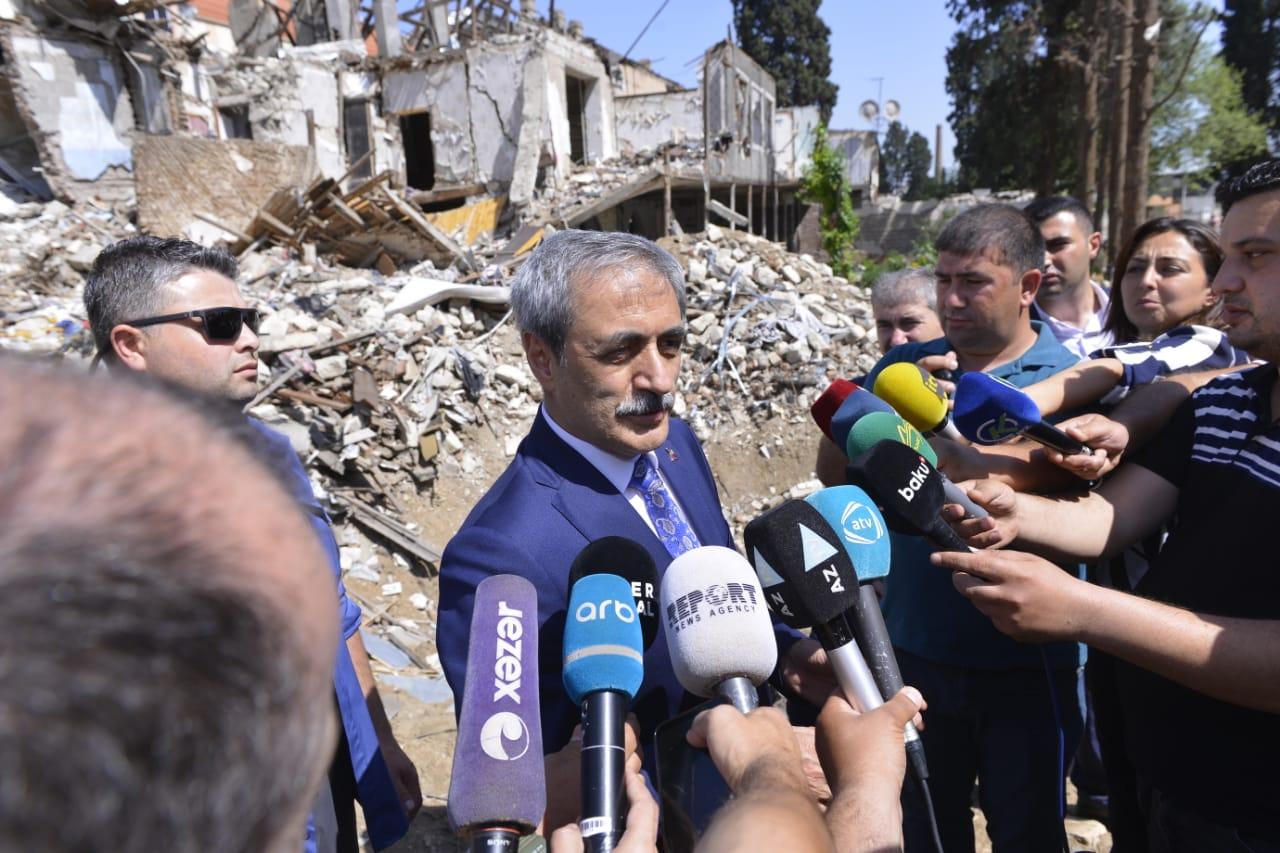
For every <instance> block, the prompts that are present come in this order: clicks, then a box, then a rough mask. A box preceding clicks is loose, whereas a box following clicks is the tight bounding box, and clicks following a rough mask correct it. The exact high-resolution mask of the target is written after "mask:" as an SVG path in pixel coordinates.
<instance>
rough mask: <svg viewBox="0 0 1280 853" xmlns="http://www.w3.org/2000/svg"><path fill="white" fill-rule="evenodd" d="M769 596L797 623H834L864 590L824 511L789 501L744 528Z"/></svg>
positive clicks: (787, 619)
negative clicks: (833, 620) (832, 621)
mask: <svg viewBox="0 0 1280 853" xmlns="http://www.w3.org/2000/svg"><path fill="white" fill-rule="evenodd" d="M742 536H743V541H744V542H745V543H746V546H747V557H748V559H749V560H750V562H751V563H752V564H753V565H754V567H755V570H756V574H757V576H759V578H760V583H761V585H762V586H763V587H764V591H765V599H766V600H767V601H768V602H769V606H770V607H771V608H772V609H773V610H774V611H775V612H777V613H778V615H779V616H781V617H782V620H783V621H784V622H786V623H787V624H788V625H791V626H792V627H795V628H807V627H809V626H811V625H815V624H818V623H823V622H828V621H830V620H832V619H834V618H836V617H837V616H840V615H841V614H843V613H844V612H845V611H846V610H848V609H849V608H850V607H851V606H852V605H853V602H854V599H855V598H856V597H857V595H858V576H857V574H856V573H855V572H854V570H853V564H852V563H851V562H850V561H849V555H848V554H846V553H845V550H844V547H843V546H842V545H841V544H840V538H839V536H838V535H837V534H836V532H835V531H834V530H832V529H831V526H830V525H829V524H827V522H826V520H825V519H824V518H823V517H822V513H820V512H818V510H816V509H814V508H813V507H811V506H809V504H807V503H805V502H804V501H787V502H785V503H783V504H780V505H779V506H776V507H774V508H773V509H771V510H769V511H768V512H766V513H764V514H763V515H760V516H758V517H757V518H755V519H753V520H752V521H751V522H750V523H749V524H748V525H747V527H746V529H745V530H744V531H743V533H742Z"/></svg>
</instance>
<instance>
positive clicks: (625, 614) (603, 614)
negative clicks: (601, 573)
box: [573, 599, 636, 624]
mask: <svg viewBox="0 0 1280 853" xmlns="http://www.w3.org/2000/svg"><path fill="white" fill-rule="evenodd" d="M610 610H612V611H613V615H614V618H616V619H618V620H620V621H622V622H626V623H627V624H630V623H632V622H634V621H636V608H635V603H634V602H631V601H617V600H615V599H609V600H606V601H601V602H598V603H597V602H595V601H584V602H582V603H581V604H579V605H578V609H577V610H575V611H573V618H574V621H576V622H594V621H596V620H597V619H608V618H609V611H610Z"/></svg>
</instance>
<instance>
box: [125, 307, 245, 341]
mask: <svg viewBox="0 0 1280 853" xmlns="http://www.w3.org/2000/svg"><path fill="white" fill-rule="evenodd" d="M192 317H197V318H199V320H200V322H201V323H203V324H204V334H205V337H207V338H208V339H209V340H211V341H234V340H235V339H236V338H238V337H240V330H241V329H242V328H244V327H245V326H248V327H249V329H250V330H251V331H252V332H253V333H254V334H255V335H256V334H257V333H258V324H259V323H260V322H261V320H262V315H261V313H259V311H258V309H257V308H201V309H200V310H198V311H183V312H182V313H181V314H163V315H161V316H159V317H144V318H143V319H141V320H129V321H128V322H126V323H124V324H123V325H126V326H154V325H156V324H157V323H172V322H174V321H175V320H189V319H191V318H192Z"/></svg>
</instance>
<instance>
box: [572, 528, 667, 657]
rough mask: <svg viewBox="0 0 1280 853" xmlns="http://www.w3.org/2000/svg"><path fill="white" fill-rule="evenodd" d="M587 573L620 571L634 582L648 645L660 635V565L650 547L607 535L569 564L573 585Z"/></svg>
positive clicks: (610, 573) (638, 610) (641, 629)
mask: <svg viewBox="0 0 1280 853" xmlns="http://www.w3.org/2000/svg"><path fill="white" fill-rule="evenodd" d="M587 575H617V576H618V577H620V578H623V579H624V580H626V581H627V583H629V584H631V597H632V598H634V599H635V602H636V614H637V615H638V616H639V617H640V634H641V636H642V637H643V638H644V647H645V648H646V649H647V648H649V647H650V646H652V645H653V641H654V639H655V638H656V637H657V636H658V568H657V566H655V565H654V564H653V557H651V556H650V555H649V552H648V550H647V549H646V548H645V547H644V546H643V545H641V544H640V543H639V542H636V541H635V540H633V539H627V538H626V537H625V536H605V537H604V538H603V539H597V540H596V541H594V542H592V543H591V544H590V545H588V546H587V547H585V548H583V549H582V550H581V551H579V552H578V556H577V557H575V558H574V560H573V565H572V566H570V567H569V589H570V590H572V589H573V585H574V584H576V583H577V582H578V581H579V580H581V579H582V578H584V577H586V576H587Z"/></svg>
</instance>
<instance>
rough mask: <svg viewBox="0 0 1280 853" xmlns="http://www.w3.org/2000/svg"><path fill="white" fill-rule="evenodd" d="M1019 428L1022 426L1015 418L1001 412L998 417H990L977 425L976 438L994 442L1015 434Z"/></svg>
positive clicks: (1019, 430)
mask: <svg viewBox="0 0 1280 853" xmlns="http://www.w3.org/2000/svg"><path fill="white" fill-rule="evenodd" d="M1021 430H1022V426H1021V424H1019V423H1018V419H1017V418H1014V417H1010V416H1009V415H1008V414H1007V413H1002V414H1001V415H1000V416H999V417H995V418H992V419H991V420H989V421H987V422H986V423H984V424H983V425H982V426H980V427H978V440H979V441H988V442H991V443H992V444H996V443H998V442H1001V441H1004V440H1005V439H1006V438H1011V437H1012V436H1015V435H1017V434H1018V433H1019V432H1021Z"/></svg>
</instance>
